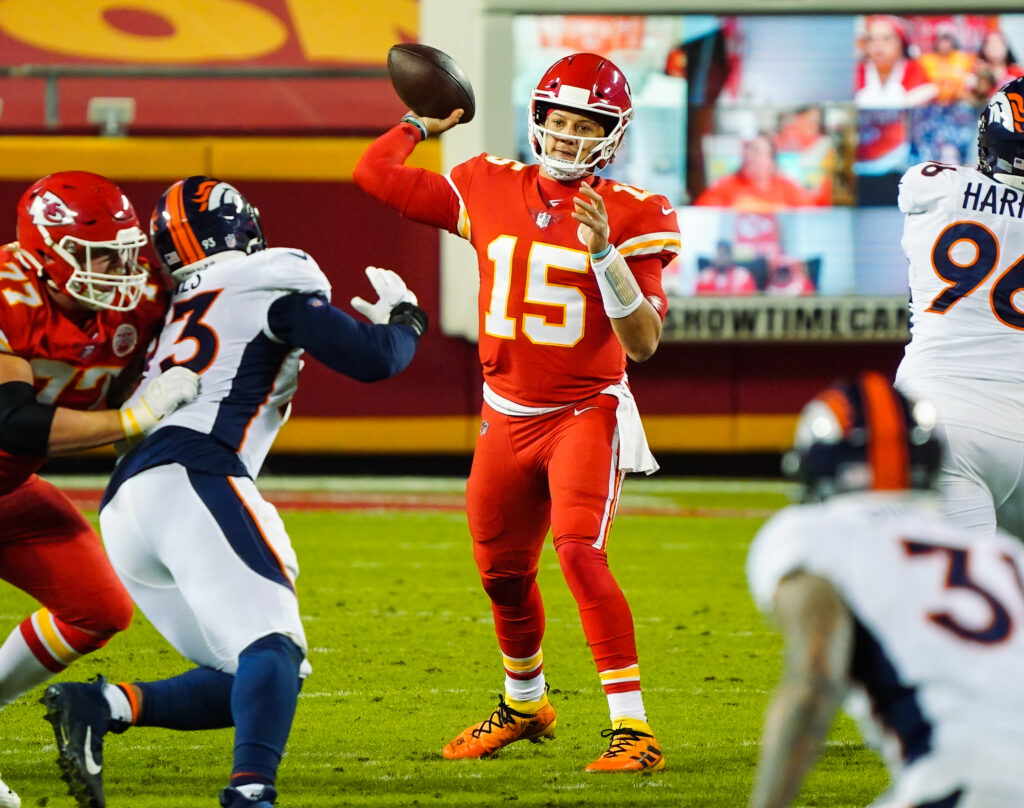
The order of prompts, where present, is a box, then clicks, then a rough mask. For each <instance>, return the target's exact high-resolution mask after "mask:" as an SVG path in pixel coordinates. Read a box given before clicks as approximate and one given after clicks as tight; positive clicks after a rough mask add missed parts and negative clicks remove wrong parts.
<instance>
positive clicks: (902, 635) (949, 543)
mask: <svg viewBox="0 0 1024 808" xmlns="http://www.w3.org/2000/svg"><path fill="white" fill-rule="evenodd" d="M797 571H803V572H806V573H809V574H812V575H816V576H819V577H821V578H824V579H825V580H827V581H828V582H829V583H830V584H831V585H832V588H833V589H834V590H835V591H836V593H837V594H838V595H839V597H840V599H841V600H842V602H843V603H844V604H845V606H846V608H847V609H848V610H849V612H850V613H851V615H852V616H853V618H854V623H855V637H854V641H853V655H852V659H851V662H850V680H851V683H852V684H853V685H854V689H853V690H852V691H851V698H850V699H849V700H848V702H847V704H846V708H847V711H848V712H849V713H850V714H851V715H852V716H853V717H854V718H855V719H857V721H858V723H860V725H861V728H862V731H864V735H865V739H866V740H868V741H869V742H872V743H873V745H876V746H881V750H882V752H883V754H884V755H885V757H886V762H887V763H888V764H889V766H890V769H891V770H894V771H895V770H897V769H898V768H899V767H900V766H902V765H905V764H907V763H909V762H911V761H913V760H915V759H917V758H920V757H923V756H927V755H933V754H935V755H939V754H941V753H943V752H944V751H946V752H948V751H949V750H951V749H953V750H960V751H961V752H964V751H965V750H971V749H973V748H978V749H987V750H991V749H994V748H998V747H1000V746H1002V747H1003V748H1005V749H1006V750H1008V751H1012V752H1013V754H1014V755H1016V756H1017V758H1018V759H1019V755H1020V754H1024V722H1022V721H1021V716H1022V715H1024V688H1022V687H1021V684H1020V683H1021V681H1024V679H1022V677H1024V587H1022V576H1024V546H1022V545H1021V543H1020V542H1019V541H1017V540H1015V539H1013V538H1012V537H1010V536H1009V535H1007V534H1005V533H1002V532H998V533H995V532H994V533H993V534H992V535H991V536H975V535H969V534H966V533H963V532H962V531H959V530H957V529H955V528H953V527H952V526H951V525H950V524H949V522H948V520H946V519H944V518H942V517H941V516H939V515H938V504H937V502H935V500H934V498H933V497H932V495H929V494H914V495H905V494H890V493H884V494H867V493H857V494H846V495H842V496H836V497H832V498H831V499H830V500H828V501H827V502H825V503H822V504H815V505H799V506H791V507H789V508H785V509H783V510H782V511H780V512H779V513H778V514H776V515H775V516H774V517H772V519H770V520H769V521H768V523H767V524H766V525H765V526H764V527H763V528H762V529H761V530H760V532H759V533H758V534H757V537H756V538H755V539H754V542H753V544H752V545H751V549H750V552H749V555H748V557H747V578H748V582H749V585H750V589H751V592H752V593H753V596H754V600H755V601H756V603H757V605H758V607H759V608H760V609H761V610H762V611H763V612H765V613H770V612H771V609H772V599H773V596H774V593H775V591H776V587H777V585H778V583H779V582H780V581H781V580H782V579H783V578H785V577H786V576H787V575H789V574H790V573H793V572H797ZM865 697H866V699H865ZM868 706H870V708H871V709H870V710H868V709H864V708H866V707H868ZM976 765H979V766H983V765H985V764H984V762H983V761H982V762H980V763H977V764H976ZM901 804H903V803H901ZM908 804H909V803H908ZM914 804H916V803H914ZM936 804H937V803H936Z"/></svg>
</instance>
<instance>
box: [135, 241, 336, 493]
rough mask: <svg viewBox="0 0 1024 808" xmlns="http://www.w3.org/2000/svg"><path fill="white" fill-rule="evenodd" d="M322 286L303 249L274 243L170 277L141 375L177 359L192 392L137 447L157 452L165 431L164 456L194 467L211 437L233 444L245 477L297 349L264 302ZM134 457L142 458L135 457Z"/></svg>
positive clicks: (286, 387)
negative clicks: (175, 280) (276, 329)
mask: <svg viewBox="0 0 1024 808" xmlns="http://www.w3.org/2000/svg"><path fill="white" fill-rule="evenodd" d="M330 290H331V287H330V283H329V282H328V280H327V278H326V276H325V275H324V274H323V272H322V271H321V270H320V268H319V267H318V266H317V263H316V261H314V260H313V258H312V257H310V256H309V255H308V254H306V253H305V252H302V251H300V250H291V249H285V248H278V247H273V248H269V249H266V250H261V251H259V252H255V253H252V254H251V255H245V256H240V257H238V258H233V259H229V260H225V261H221V262H218V263H215V264H213V265H212V266H210V267H208V268H206V269H204V270H202V271H200V272H197V273H196V274H195V275H193V276H191V277H190V278H188V279H186V280H184V281H182V282H181V283H179V284H178V286H177V289H176V290H175V292H174V295H173V297H172V299H171V308H170V310H169V311H168V313H167V318H166V321H165V323H164V328H163V331H162V332H161V334H160V340H159V342H158V344H157V347H156V351H155V353H154V354H153V356H152V357H151V358H150V360H149V363H148V365H147V367H146V375H145V378H144V382H145V381H148V380H150V379H152V378H154V377H156V376H157V375H159V374H160V373H161V372H162V371H164V370H167V369H168V368H170V367H172V366H174V365H183V366H184V367H187V368H189V369H190V370H193V371H195V372H196V373H198V374H200V383H199V384H200V387H199V395H198V396H197V397H196V398H195V400H193V401H191V402H190V403H188V404H186V405H185V406H183V407H181V409H178V410H176V411H175V412H173V413H171V414H170V415H168V416H167V417H166V418H164V419H163V420H162V421H160V422H159V423H158V424H157V426H156V428H155V429H154V430H153V431H152V432H151V433H150V436H149V437H148V438H147V441H146V442H145V443H144V444H142V445H141V446H140V447H139V449H140V450H143V449H145V448H146V447H147V445H149V446H152V447H153V450H158V449H159V448H160V447H161V446H163V445H164V444H165V443H166V442H165V441H162V440H161V439H160V437H159V436H160V435H161V433H162V432H163V431H165V430H168V431H170V432H169V434H174V435H175V439H174V441H173V443H174V449H173V451H175V452H176V454H175V456H174V459H175V460H176V461H177V462H181V463H182V464H183V465H186V466H190V467H192V466H193V465H196V466H197V467H199V468H202V467H203V459H202V452H203V451H204V449H203V444H204V441H205V443H206V445H207V446H208V447H210V448H213V447H212V445H211V441H209V439H212V443H215V444H216V446H217V447H221V448H223V447H226V448H227V449H229V450H231V451H233V452H235V453H236V454H237V455H238V458H239V459H240V460H241V462H242V464H243V465H244V466H245V469H246V471H247V472H248V473H249V475H250V476H251V477H253V478H254V479H255V477H256V475H257V474H258V473H259V470H260V467H261V466H262V464H263V461H264V459H265V458H266V455H267V452H269V451H270V446H271V444H272V443H273V442H274V438H275V437H276V436H277V432H278V430H279V429H280V427H281V425H282V424H283V423H284V421H285V420H286V418H287V411H288V406H289V402H290V401H291V398H292V396H293V395H294V394H295V390H296V388H297V386H298V374H299V356H300V355H301V353H302V349H301V348H296V347H294V346H292V345H289V344H288V343H286V342H284V341H283V340H281V339H279V338H278V337H277V336H275V335H274V333H273V332H272V331H271V329H270V326H269V323H268V312H269V310H270V305H271V304H272V303H273V302H274V301H275V300H277V299H278V298H279V297H281V296H282V295H285V294H289V293H292V292H305V293H312V294H318V295H322V296H323V297H324V298H325V299H329V296H330ZM324 305H326V302H325V304H324ZM140 389H141V387H140ZM182 429H184V430H190V432H187V433H183V432H182ZM178 433H181V434H182V435H183V436H184V437H186V438H187V439H188V441H189V442H190V445H194V446H195V452H196V457H194V458H191V459H190V458H189V457H185V456H182V454H181V453H182V452H183V451H185V449H184V445H185V441H183V440H181V439H180V438H179V437H178ZM204 436H208V438H209V439H208V438H205V437H204ZM197 438H202V440H199V439H197ZM152 461H153V458H150V459H149V461H148V462H149V463H150V464H151V463H152ZM135 462H137V463H142V464H143V465H145V463H143V460H142V458H138V459H137V460H136V461H135Z"/></svg>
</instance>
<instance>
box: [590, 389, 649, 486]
mask: <svg viewBox="0 0 1024 808" xmlns="http://www.w3.org/2000/svg"><path fill="white" fill-rule="evenodd" d="M601 392H602V393H607V394H608V395H610V396H615V397H616V398H617V399H618V400H619V405H618V406H617V407H616V408H615V420H616V421H617V422H618V424H619V470H620V471H633V472H643V473H644V474H654V472H656V471H657V470H658V461H657V460H655V459H654V455H653V454H651V447H650V446H648V445H647V434H646V433H645V432H644V425H643V422H642V421H641V420H640V410H638V409H637V408H636V399H634V398H633V393H632V392H631V391H630V389H629V385H628V384H627V382H626V377H625V376H623V377H622V381H621V382H619V383H618V384H612V385H609V386H608V387H606V388H604V390H602V391H601Z"/></svg>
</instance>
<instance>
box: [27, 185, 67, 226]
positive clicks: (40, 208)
mask: <svg viewBox="0 0 1024 808" xmlns="http://www.w3.org/2000/svg"><path fill="white" fill-rule="evenodd" d="M28 214H29V216H31V217H32V224H38V225H42V226H43V227H59V226H60V225H65V224H74V223H75V213H74V211H72V210H71V209H70V208H69V207H68V206H67V205H66V204H64V200H63V199H61V198H60V197H59V196H57V195H56V194H55V193H54V192H53V191H43V193H41V194H40V195H39V196H37V197H36V198H35V199H33V200H32V204H30V205H29V208H28Z"/></svg>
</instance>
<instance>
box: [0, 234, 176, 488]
mask: <svg viewBox="0 0 1024 808" xmlns="http://www.w3.org/2000/svg"><path fill="white" fill-rule="evenodd" d="M18 253H19V250H18V247H17V245H16V244H8V245H6V246H4V247H0V351H2V352H4V353H9V354H14V355H15V356H20V357H21V358H23V359H25V360H26V361H28V362H29V364H30V365H31V366H32V373H33V374H34V376H35V388H36V399H37V400H38V401H39V402H40V403H42V404H53V405H55V406H60V407H67V408H69V409H74V410H92V409H97V408H103V407H105V406H106V397H107V391H108V390H109V389H110V385H111V382H112V381H113V380H114V379H115V378H116V377H117V375H118V374H119V373H120V372H121V371H122V370H124V368H125V366H127V365H128V364H129V363H130V362H132V361H133V360H135V359H137V358H138V357H139V355H140V354H141V353H144V352H145V351H146V349H147V347H148V345H149V342H150V340H151V339H152V337H153V336H154V335H155V334H156V332H157V331H158V330H159V328H160V324H161V323H162V322H163V317H164V312H165V310H166V304H167V296H166V293H165V292H164V290H163V289H162V287H160V286H159V285H158V284H156V283H155V282H154V283H151V284H150V285H148V286H147V287H146V293H145V295H144V296H143V298H142V301H141V302H140V303H139V305H138V306H137V307H136V308H135V309H134V310H133V311H106V310H100V311H96V312H93V313H91V314H90V316H89V317H88V318H87V319H85V320H80V321H76V320H72V319H71V318H69V317H68V315H66V314H65V313H64V312H63V311H62V310H61V309H60V308H59V307H58V306H57V304H56V303H55V302H54V300H53V298H52V297H50V295H49V293H48V292H47V291H46V288H45V284H44V282H43V281H42V280H41V279H40V278H39V276H38V275H37V274H36V272H35V270H34V269H32V268H31V266H30V265H29V264H27V263H26V262H24V261H23V260H21V259H19V255H18ZM45 460H46V458H45V457H34V456H28V455H9V454H7V453H6V452H4V451H2V450H0V494H3V493H7V492H9V491H13V490H14V489H15V488H17V487H18V486H19V485H21V483H22V482H24V481H25V479H27V478H28V477H29V475H31V474H32V473H33V472H34V471H35V470H36V469H38V468H39V467H40V466H41V465H42V464H43V463H44V462H45Z"/></svg>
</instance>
